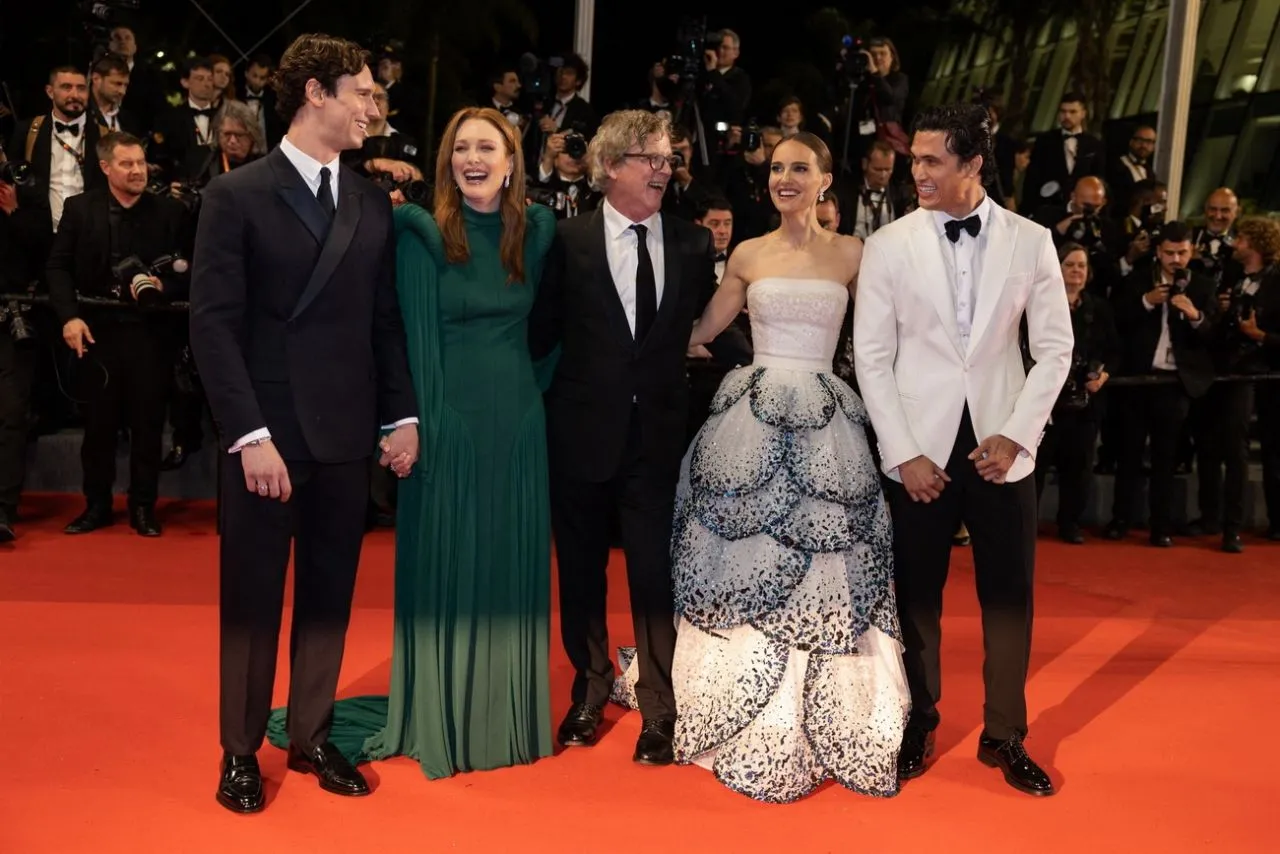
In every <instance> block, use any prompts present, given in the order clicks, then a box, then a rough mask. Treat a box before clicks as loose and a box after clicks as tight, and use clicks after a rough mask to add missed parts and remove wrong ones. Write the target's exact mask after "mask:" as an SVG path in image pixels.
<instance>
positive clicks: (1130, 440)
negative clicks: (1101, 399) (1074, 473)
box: [1111, 382, 1191, 536]
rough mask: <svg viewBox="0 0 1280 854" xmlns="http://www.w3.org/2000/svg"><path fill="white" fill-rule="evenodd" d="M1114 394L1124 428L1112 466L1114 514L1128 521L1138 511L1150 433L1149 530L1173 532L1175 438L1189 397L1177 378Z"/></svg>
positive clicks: (1185, 416)
mask: <svg viewBox="0 0 1280 854" xmlns="http://www.w3.org/2000/svg"><path fill="white" fill-rule="evenodd" d="M1126 392H1127V393H1126V394H1125V395H1122V396H1120V397H1118V398H1117V399H1118V401H1120V402H1121V405H1122V406H1124V407H1125V414H1124V420H1123V424H1124V433H1123V434H1122V444H1121V446H1120V459H1119V461H1118V467H1117V471H1116V494H1115V504H1114V506H1113V507H1112V511H1111V515H1112V519H1113V520H1114V521H1116V522H1117V523H1119V524H1121V525H1125V526H1127V525H1128V524H1129V523H1130V522H1131V521H1132V520H1133V519H1134V518H1136V516H1137V509H1138V508H1137V503H1138V495H1139V493H1140V492H1141V491H1142V452H1143V448H1144V447H1145V445H1146V442H1147V438H1148V437H1150V439H1151V483H1150V484H1149V487H1148V490H1147V492H1148V495H1147V498H1148V506H1149V510H1150V514H1151V518H1150V527H1151V534H1152V535H1153V536H1156V535H1163V536H1169V535H1171V534H1172V533H1173V479H1174V472H1175V469H1176V467H1177V464H1178V459H1177V457H1178V440H1179V436H1180V435H1181V434H1182V428H1183V425H1184V424H1185V423H1186V420H1187V414H1188V413H1189V412H1190V410H1191V398H1190V397H1188V396H1187V393H1186V391H1185V390H1184V389H1183V387H1182V384H1181V383H1177V382H1174V383H1162V384H1159V385H1138V386H1133V387H1132V388H1129V389H1126Z"/></svg>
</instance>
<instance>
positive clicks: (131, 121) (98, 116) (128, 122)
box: [89, 98, 147, 140]
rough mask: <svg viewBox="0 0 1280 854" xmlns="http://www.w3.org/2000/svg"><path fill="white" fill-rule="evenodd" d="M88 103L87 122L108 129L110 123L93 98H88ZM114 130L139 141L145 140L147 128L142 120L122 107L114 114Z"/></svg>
mask: <svg viewBox="0 0 1280 854" xmlns="http://www.w3.org/2000/svg"><path fill="white" fill-rule="evenodd" d="M89 102H90V103H89V121H91V122H94V123H95V124H98V125H101V126H102V127H105V128H110V127H111V122H110V121H109V120H108V119H107V117H106V116H104V115H103V114H102V110H101V109H100V108H99V107H98V104H97V102H96V101H94V100H93V98H90V99H89ZM116 130H120V131H124V132H125V133H127V134H132V135H133V136H136V137H138V138H139V139H143V140H145V139H146V138H147V126H146V125H144V124H143V123H142V119H141V118H139V117H138V116H137V115H135V114H134V113H133V111H132V110H128V109H126V108H124V107H121V108H120V110H119V111H118V112H116Z"/></svg>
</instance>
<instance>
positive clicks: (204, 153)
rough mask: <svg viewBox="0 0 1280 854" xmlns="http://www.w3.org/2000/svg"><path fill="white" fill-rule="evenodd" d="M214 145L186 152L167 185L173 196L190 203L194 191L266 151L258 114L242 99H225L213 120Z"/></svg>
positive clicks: (189, 204) (250, 161)
mask: <svg viewBox="0 0 1280 854" xmlns="http://www.w3.org/2000/svg"><path fill="white" fill-rule="evenodd" d="M211 134H212V136H213V145H211V146H197V147H196V148H192V149H190V150H188V151H187V153H186V155H184V160H183V162H182V164H181V165H180V166H179V168H178V170H177V180H176V181H174V182H173V183H172V184H171V185H170V188H171V190H172V192H173V195H174V198H176V199H178V200H179V201H182V202H184V203H186V204H187V205H188V206H191V205H192V203H193V200H192V199H191V198H190V197H191V194H192V192H193V191H198V190H200V189H203V188H204V187H205V185H206V184H208V183H209V182H210V181H212V180H213V179H214V178H216V177H217V176H219V175H221V174H223V173H224V172H230V171H231V170H232V169H235V168H237V167H239V166H243V165H244V164H246V163H252V162H253V161H254V160H256V159H257V158H259V157H261V156H262V155H264V154H266V153H267V143H266V140H265V139H264V138H263V136H262V128H261V126H260V125H259V124H258V116H257V113H255V112H254V110H253V108H252V107H250V106H249V105H248V104H246V103H245V102H243V101H226V102H224V103H223V105H222V107H221V108H220V109H219V110H218V113H217V115H216V116H215V117H214V119H213V129H212V131H211Z"/></svg>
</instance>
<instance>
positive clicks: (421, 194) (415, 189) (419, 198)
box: [372, 172, 431, 207]
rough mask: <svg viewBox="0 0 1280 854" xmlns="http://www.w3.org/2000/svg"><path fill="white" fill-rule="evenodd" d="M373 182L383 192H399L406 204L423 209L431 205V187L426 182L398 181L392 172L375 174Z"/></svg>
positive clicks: (413, 180)
mask: <svg viewBox="0 0 1280 854" xmlns="http://www.w3.org/2000/svg"><path fill="white" fill-rule="evenodd" d="M372 180H373V183H374V184H377V185H378V187H379V188H380V189H381V190H382V191H383V192H386V193H393V192H395V191H396V190H399V191H400V194H401V195H403V196H404V200H405V201H406V202H412V203H413V204H415V205H421V206H423V207H427V206H429V205H430V199H431V187H430V185H429V184H427V182H426V181H420V180H418V179H417V178H410V179H409V180H407V181H397V180H396V179H395V178H393V177H392V176H391V173H390V172H375V173H374V174H373V175H372Z"/></svg>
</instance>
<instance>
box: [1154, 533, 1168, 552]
mask: <svg viewBox="0 0 1280 854" xmlns="http://www.w3.org/2000/svg"><path fill="white" fill-rule="evenodd" d="M1151 545H1153V546H1155V547H1156V548H1158V549H1167V548H1171V547H1172V546H1173V537H1171V536H1169V535H1168V534H1156V533H1152V535H1151Z"/></svg>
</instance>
